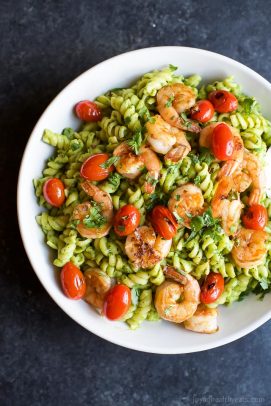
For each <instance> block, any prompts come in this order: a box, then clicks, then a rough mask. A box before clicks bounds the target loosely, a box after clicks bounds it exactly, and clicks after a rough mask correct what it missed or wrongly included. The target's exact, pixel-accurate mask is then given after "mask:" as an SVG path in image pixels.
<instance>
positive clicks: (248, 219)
mask: <svg viewBox="0 0 271 406" xmlns="http://www.w3.org/2000/svg"><path fill="white" fill-rule="evenodd" d="M242 220H243V224H244V226H245V227H246V228H250V229H251V230H263V229H264V227H265V226H266V224H267V221H268V215H267V210H266V208H265V207H264V206H262V205H261V204H253V205H252V206H250V207H249V208H248V209H247V210H246V212H245V214H244V215H243V216H242Z"/></svg>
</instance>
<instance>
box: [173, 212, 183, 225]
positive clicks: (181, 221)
mask: <svg viewBox="0 0 271 406" xmlns="http://www.w3.org/2000/svg"><path fill="white" fill-rule="evenodd" d="M173 215H174V217H175V218H176V220H177V222H178V223H179V224H182V223H183V222H184V219H183V217H181V216H179V214H178V213H177V212H176V211H174V212H173Z"/></svg>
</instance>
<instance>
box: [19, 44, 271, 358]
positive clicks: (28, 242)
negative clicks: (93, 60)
mask: <svg viewBox="0 0 271 406" xmlns="http://www.w3.org/2000/svg"><path fill="white" fill-rule="evenodd" d="M169 63H171V64H173V65H176V66H179V67H180V70H181V72H182V73H183V74H184V75H190V74H193V73H198V74H200V75H201V76H202V77H203V79H204V81H213V80H216V79H221V78H224V77H225V76H228V75H234V77H235V79H236V81H237V82H238V83H240V84H241V85H242V87H243V89H244V91H245V92H246V93H247V94H249V95H254V96H255V97H256V98H257V99H258V100H259V102H260V103H261V104H262V107H263V113H264V114H265V115H266V116H267V117H268V116H269V119H270V118H271V117H270V113H269V104H270V99H271V85H270V83H268V82H267V81H266V80H265V79H263V78H262V77H261V76H259V75H258V74H257V73H255V72H254V71H252V70H251V69H249V68H247V67H246V66H244V65H242V64H240V63H238V62H235V61H234V60H232V59H229V58H226V57H225V56H222V55H218V54H215V53H212V52H208V51H204V50H201V49H194V48H184V47H157V48H147V49H140V50H137V51H132V52H128V53H126V54H122V55H119V56H116V57H114V58H111V59H109V60H107V61H105V62H102V63H100V64H99V65H97V66H95V67H93V68H91V69H89V70H88V71H87V72H85V73H83V74H82V75H80V76H79V77H78V78H76V79H75V80H74V81H73V82H71V83H70V84H69V85H68V86H67V87H66V88H65V89H64V90H63V91H62V92H61V93H60V94H59V95H58V96H57V97H56V98H55V99H54V100H53V101H52V102H51V104H50V105H49V106H48V107H47V109H46V110H45V112H44V113H43V115H42V116H41V118H40V119H39V121H38V123H37V124H36V126H35V128H34V130H33V132H32V134H31V136H30V139H29V141H28V144H27V147H26V149H25V153H24V156H23V160H22V164H21V169H20V175H19V183H18V217H19V225H20V230H21V235H22V239H23V243H24V246H25V249H26V252H27V255H28V257H29V260H30V262H31V264H32V266H33V268H34V270H35V272H36V274H37V276H38V278H39V279H40V281H41V283H42V284H43V286H44V287H45V289H46V290H47V291H48V293H49V294H50V296H51V297H52V298H53V299H54V300H55V302H56V303H57V304H58V305H59V306H60V307H61V308H62V309H63V310H64V311H65V312H66V313H67V314H68V315H69V316H70V317H72V318H73V319H74V320H75V321H77V323H79V324H81V326H83V327H85V328H86V329H88V330H89V331H91V332H92V333H94V334H97V335H98V336H100V337H102V338H105V339H106V340H108V341H111V342H113V343H115V344H119V345H122V346H124V347H127V348H132V349H135V350H140V351H146V352H152V353H160V354H181V353H188V352H194V351H202V350H206V349H209V348H214V347H218V346H220V345H223V344H226V343H229V342H231V341H233V340H236V339H238V338H240V337H242V336H244V335H245V334H248V333H249V332H251V331H252V330H254V329H256V328H257V327H259V326H260V325H261V324H263V323H264V322H266V321H267V320H268V319H269V318H270V317H271V296H270V295H267V296H266V297H265V299H264V300H263V301H259V300H257V299H256V297H255V296H253V295H251V296H249V297H248V298H246V299H245V300H244V301H243V302H240V303H236V304H234V305H232V306H231V307H223V306H221V307H220V314H219V332H217V333H216V334H211V335H202V334H196V333H192V332H189V331H187V330H185V329H183V328H182V327H180V326H178V325H175V324H172V323H168V322H165V321H161V322H146V323H144V324H143V326H142V327H141V328H139V329H138V330H137V331H131V330H129V329H128V327H127V326H126V325H125V324H124V323H117V322H110V321H108V320H106V319H105V318H102V317H100V316H99V315H98V314H97V313H96V312H95V311H94V310H93V309H92V308H91V307H90V306H89V305H87V304H86V303H85V302H84V301H82V300H81V301H73V300H69V299H67V298H66V297H65V296H64V294H63V293H62V291H61V289H60V286H59V283H58V278H57V277H56V274H55V273H54V269H53V266H52V263H51V261H50V254H49V249H48V247H47V246H46V244H45V243H44V236H43V233H42V231H41V229H40V227H39V226H38V225H37V223H36V220H35V216H36V214H37V213H39V212H40V210H41V208H40V207H39V206H38V204H37V202H36V198H35V196H34V190H33V184H32V179H33V178H36V177H39V176H40V174H41V171H42V169H43V167H44V163H45V160H46V159H47V158H48V157H49V156H50V155H51V154H52V152H53V148H52V147H50V146H48V145H46V144H45V143H43V142H42V141H41V137H42V133H43V130H44V128H50V129H52V130H53V131H56V132H58V131H61V130H62V129H63V128H64V127H73V128H77V127H78V125H79V121H78V120H77V119H76V118H75V116H74V114H73V106H74V105H75V103H76V102H78V101H79V100H83V99H94V98H95V97H96V96H98V95H100V94H102V93H104V92H105V91H107V90H108V89H111V88H115V87H124V86H129V85H130V83H131V82H132V81H134V80H135V79H136V78H138V77H139V76H141V75H142V74H144V73H145V72H148V71H150V70H152V69H157V68H162V67H164V66H165V65H168V64H169Z"/></svg>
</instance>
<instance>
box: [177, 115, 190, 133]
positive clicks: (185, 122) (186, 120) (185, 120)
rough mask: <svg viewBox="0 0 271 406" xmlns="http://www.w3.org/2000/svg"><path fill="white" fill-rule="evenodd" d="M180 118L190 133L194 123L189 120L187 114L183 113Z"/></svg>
mask: <svg viewBox="0 0 271 406" xmlns="http://www.w3.org/2000/svg"><path fill="white" fill-rule="evenodd" d="M180 117H181V118H182V119H183V122H184V124H185V125H186V127H187V129H188V131H189V128H190V127H191V126H192V124H193V123H192V122H191V121H190V120H189V119H188V118H187V115H186V114H185V113H181V114H180Z"/></svg>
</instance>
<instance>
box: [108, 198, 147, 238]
mask: <svg viewBox="0 0 271 406" xmlns="http://www.w3.org/2000/svg"><path fill="white" fill-rule="evenodd" d="M139 222H140V213H139V211H138V209H137V208H136V207H135V206H133V205H132V204H126V205H125V206H123V207H121V208H120V209H119V210H118V211H117V213H116V214H115V217H114V221H113V224H114V231H115V233H116V234H118V235H119V236H120V237H123V236H125V235H128V234H131V233H132V232H133V231H134V230H135V229H136V228H137V226H138V225H139Z"/></svg>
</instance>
